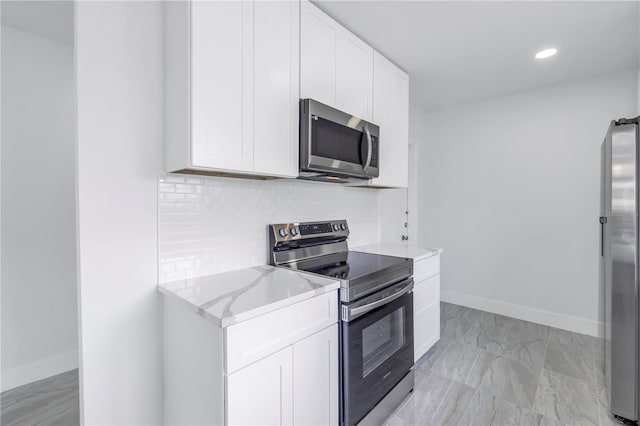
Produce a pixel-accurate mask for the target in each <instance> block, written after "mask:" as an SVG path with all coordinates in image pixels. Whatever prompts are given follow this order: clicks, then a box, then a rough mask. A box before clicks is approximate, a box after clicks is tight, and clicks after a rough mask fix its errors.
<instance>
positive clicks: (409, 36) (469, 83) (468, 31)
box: [314, 0, 640, 110]
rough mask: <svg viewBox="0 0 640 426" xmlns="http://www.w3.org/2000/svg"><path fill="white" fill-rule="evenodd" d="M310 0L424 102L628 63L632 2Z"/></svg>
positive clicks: (633, 30)
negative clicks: (394, 68)
mask: <svg viewBox="0 0 640 426" xmlns="http://www.w3.org/2000/svg"><path fill="white" fill-rule="evenodd" d="M314 3H315V4H316V5H317V6H318V7H320V8H321V9H322V10H324V11H325V12H326V13H328V14H329V15H331V16H332V17H333V18H334V19H336V20H337V21H339V22H341V23H342V24H343V25H344V26H346V27H347V28H349V29H350V30H351V31H352V32H354V33H355V34H357V35H358V36H360V37H361V38H362V39H364V40H365V41H367V42H368V43H369V44H371V45H372V46H374V47H375V48H376V49H377V50H378V51H380V52H381V53H382V54H384V55H385V56H387V57H388V58H389V59H391V60H392V61H393V62H395V63H396V64H398V65H399V66H400V67H402V68H404V69H405V71H407V72H409V74H410V77H411V101H412V103H415V104H417V105H419V106H422V107H423V108H425V109H427V110H437V109H442V108H446V107H449V106H452V105H457V104H464V103H471V102H474V101H478V100H482V99H487V98H492V97H497V96H502V95H505V94H508V93H513V92H518V91H522V90H527V89H534V88H539V87H544V86H548V85H553V84H557V83H561V82H566V81H570V80H573V79H580V78H586V77H589V76H595V75H598V74H603V73H607V72H611V71H615V70H622V69H630V68H635V67H637V66H638V56H639V29H638V26H639V16H640V15H639V10H638V2H637V1H626V2H619V1H597V2H594V1H570V2H563V1H523V2H516V1H509V2H504V1H502V2H500V1H498V2H493V1H471V2H456V1H331V0H314ZM546 47H556V48H557V49H558V54H557V55H556V56H554V57H552V58H549V59H547V60H544V61H541V60H536V59H534V54H535V53H536V52H537V51H539V50H542V49H543V48H546Z"/></svg>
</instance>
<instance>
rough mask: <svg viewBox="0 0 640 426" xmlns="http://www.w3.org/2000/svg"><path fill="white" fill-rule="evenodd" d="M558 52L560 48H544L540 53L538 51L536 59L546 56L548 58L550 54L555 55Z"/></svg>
mask: <svg viewBox="0 0 640 426" xmlns="http://www.w3.org/2000/svg"><path fill="white" fill-rule="evenodd" d="M556 53H558V49H553V48H552V49H544V50H541V51H539V52H538V53H536V59H544V58H548V57H549V56H553V55H555V54H556Z"/></svg>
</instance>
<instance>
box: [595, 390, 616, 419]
mask: <svg viewBox="0 0 640 426" xmlns="http://www.w3.org/2000/svg"><path fill="white" fill-rule="evenodd" d="M598 420H599V421H600V426H614V425H617V424H619V423H618V422H616V420H615V419H614V418H613V416H612V415H611V411H610V410H609V402H608V401H607V394H606V391H605V389H598Z"/></svg>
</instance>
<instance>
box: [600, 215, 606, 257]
mask: <svg viewBox="0 0 640 426" xmlns="http://www.w3.org/2000/svg"><path fill="white" fill-rule="evenodd" d="M606 223H607V217H606V216H600V256H602V257H604V225H605V224H606Z"/></svg>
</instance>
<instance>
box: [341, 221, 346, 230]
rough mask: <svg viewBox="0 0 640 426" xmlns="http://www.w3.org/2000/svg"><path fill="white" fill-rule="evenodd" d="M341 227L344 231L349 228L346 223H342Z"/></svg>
mask: <svg viewBox="0 0 640 426" xmlns="http://www.w3.org/2000/svg"><path fill="white" fill-rule="evenodd" d="M340 229H342V230H343V231H346V230H347V225H345V224H344V223H341V224H340Z"/></svg>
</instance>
